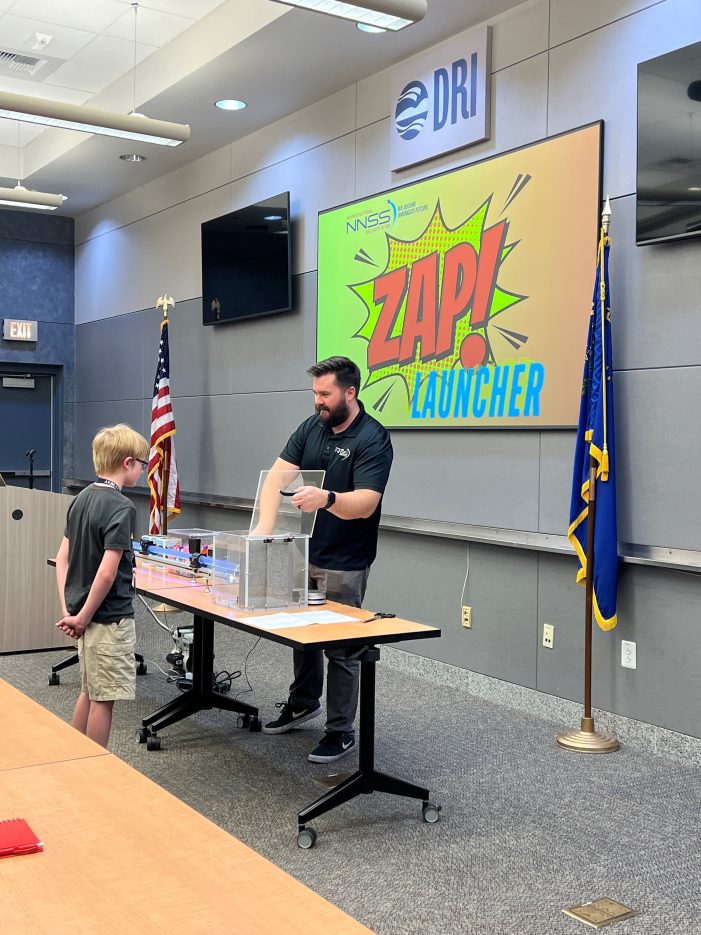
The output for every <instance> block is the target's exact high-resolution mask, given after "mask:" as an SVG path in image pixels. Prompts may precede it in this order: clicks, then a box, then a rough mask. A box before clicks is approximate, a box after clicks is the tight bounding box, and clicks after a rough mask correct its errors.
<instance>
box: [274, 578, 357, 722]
mask: <svg viewBox="0 0 701 935" xmlns="http://www.w3.org/2000/svg"><path fill="white" fill-rule="evenodd" d="M369 574H370V569H369V568H364V569H363V570H362V571H333V570H331V569H328V568H318V567H317V566H316V565H310V566H309V587H310V588H313V589H317V590H320V591H324V590H325V591H326V597H327V599H328V600H331V601H338V602H339V603H341V604H349V605H350V606H351V607H360V606H361V604H362V602H363V598H364V597H365V589H366V587H367V583H368V575H369ZM362 651H363V650H362V649H361V650H358V649H326V650H324V651H323V652H324V654H325V655H326V658H327V659H328V661H329V668H328V677H327V679H326V730H327V731H332V730H333V731H342V732H343V733H349V734H352V733H354V730H353V722H354V721H355V713H356V710H357V708H358V687H359V683H360V662H359V661H358V656H359V653H361V652H362ZM293 655H294V672H295V678H294V682H293V683H292V684H291V685H290V703H291V704H292V706H293V710H295V711H300V710H301V709H302V708H311V709H312V710H314V709H315V708H316V707H318V704H319V699H320V698H321V693H322V690H323V687H324V656H323V655H322V650H320V649H312V650H301V649H294V650H293Z"/></svg>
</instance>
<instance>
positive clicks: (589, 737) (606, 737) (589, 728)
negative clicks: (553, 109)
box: [557, 197, 619, 753]
mask: <svg viewBox="0 0 701 935" xmlns="http://www.w3.org/2000/svg"><path fill="white" fill-rule="evenodd" d="M610 220H611V205H610V203H609V199H608V197H607V198H606V204H605V205H604V209H603V211H602V212H601V237H600V239H599V251H598V253H599V255H598V260H599V264H600V269H601V272H600V277H599V278H600V286H601V290H602V291H601V297H600V305H601V314H602V316H603V315H604V300H605V295H604V291H603V290H604V243H605V241H606V237H607V235H608V229H609V222H610ZM602 336H603V321H602ZM602 355H603V348H602ZM605 367H606V361H605V360H602V368H604V370H605ZM596 470H597V462H596V459H595V458H592V457H590V459H589V492H588V498H587V577H586V590H585V602H584V716H583V717H582V720H581V723H580V728H579V730H569V731H565V733H563V734H558V735H557V745H558V747H563V748H564V749H565V750H574V751H575V752H576V753H614V752H615V751H616V750H618V746H619V744H618V738H617V737H616V736H615V734H609V733H606V732H605V731H602V730H597V729H596V727H595V726H594V718H593V717H592V713H591V668H592V666H591V657H592V616H593V614H592V610H593V604H594V527H595V523H596Z"/></svg>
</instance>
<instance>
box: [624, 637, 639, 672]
mask: <svg viewBox="0 0 701 935" xmlns="http://www.w3.org/2000/svg"><path fill="white" fill-rule="evenodd" d="M636 657H637V653H636V645H635V643H634V642H633V641H632V640H621V665H622V666H623V668H624V669H635V667H636V664H637V658H636Z"/></svg>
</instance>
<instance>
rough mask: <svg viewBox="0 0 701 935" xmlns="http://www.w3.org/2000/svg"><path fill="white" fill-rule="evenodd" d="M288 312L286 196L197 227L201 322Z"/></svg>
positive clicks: (289, 267) (289, 275) (289, 280)
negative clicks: (200, 248) (200, 261)
mask: <svg viewBox="0 0 701 935" xmlns="http://www.w3.org/2000/svg"><path fill="white" fill-rule="evenodd" d="M291 308H292V251H291V245H290V193H289V192H283V193H282V194H280V195H275V196H274V197H272V198H266V199H265V200H264V201H259V202H256V204H252V205H247V206H246V207H245V208H239V209H238V210H236V211H232V212H231V213H230V214H225V215H223V216H222V217H218V218H214V219H213V220H211V221H205V222H204V223H203V224H202V322H203V324H205V325H216V324H219V323H221V322H226V321H238V320H239V319H242V318H257V317H259V316H261V315H274V314H276V313H277V312H289V311H290V310H291Z"/></svg>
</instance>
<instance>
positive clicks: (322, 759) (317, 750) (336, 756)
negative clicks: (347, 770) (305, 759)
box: [309, 730, 355, 763]
mask: <svg viewBox="0 0 701 935" xmlns="http://www.w3.org/2000/svg"><path fill="white" fill-rule="evenodd" d="M354 747H355V734H344V733H341V731H337V730H330V731H327V732H326V734H324V738H323V740H322V741H321V742H320V743H318V744H317V745H316V747H314V749H313V750H312V752H311V753H310V754H309V762H310V763H333V761H334V760H340V759H341V757H342V756H345V755H346V753H350V752H351V750H352V749H353V748H354Z"/></svg>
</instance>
